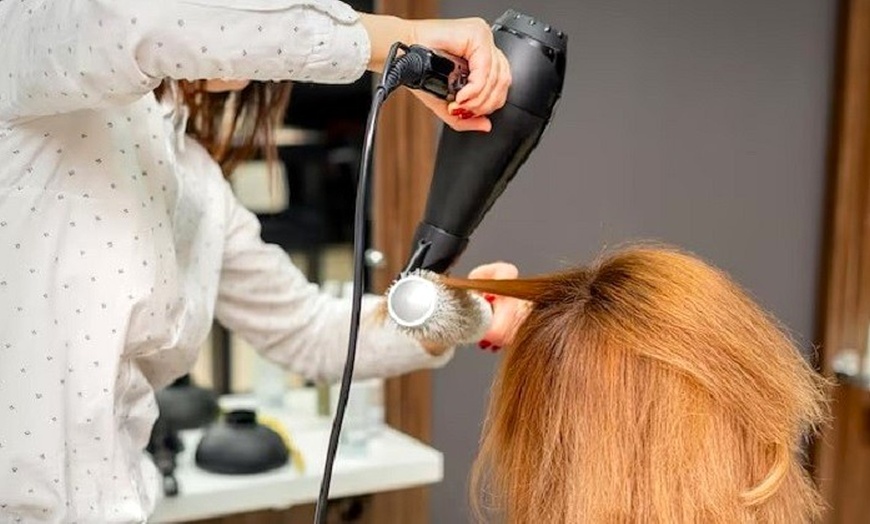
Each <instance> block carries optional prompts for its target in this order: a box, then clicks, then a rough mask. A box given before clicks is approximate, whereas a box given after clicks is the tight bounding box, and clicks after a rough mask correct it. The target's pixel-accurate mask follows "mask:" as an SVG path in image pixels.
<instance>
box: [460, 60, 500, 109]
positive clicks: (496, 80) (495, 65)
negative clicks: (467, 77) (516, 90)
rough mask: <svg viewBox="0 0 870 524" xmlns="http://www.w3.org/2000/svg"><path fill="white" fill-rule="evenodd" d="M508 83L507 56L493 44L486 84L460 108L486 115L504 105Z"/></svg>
mask: <svg viewBox="0 0 870 524" xmlns="http://www.w3.org/2000/svg"><path fill="white" fill-rule="evenodd" d="M509 85H510V73H509V66H508V64H507V58H505V57H504V55H503V54H502V52H501V51H499V50H498V49H497V48H495V46H493V60H492V69H491V71H490V74H489V76H488V77H487V79H486V86H484V88H483V91H481V92H480V94H478V96H476V97H474V98H472V99H469V100H468V101H466V102H465V103H463V104H462V108H463V109H466V110H468V111H471V112H472V113H474V114H476V115H488V114H490V113H492V112H493V111H496V110H498V109H500V108H501V107H502V106H503V105H504V101H505V99H506V98H507V89H508V86H509Z"/></svg>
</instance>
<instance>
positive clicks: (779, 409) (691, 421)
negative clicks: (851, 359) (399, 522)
mask: <svg viewBox="0 0 870 524" xmlns="http://www.w3.org/2000/svg"><path fill="white" fill-rule="evenodd" d="M448 284H449V285H453V286H455V287H460V288H464V289H476V290H480V291H484V292H490V293H495V294H500V295H503V296H513V297H516V298H520V299H524V300H528V301H530V302H531V303H532V304H531V309H530V312H529V314H528V316H527V317H526V320H525V321H524V322H523V324H522V325H521V326H519V328H518V330H517V333H516V336H515V338H514V341H513V343H512V344H511V346H510V347H508V348H506V356H505V358H504V360H503V362H502V364H501V367H500V369H499V371H498V375H497V377H496V380H495V383H494V384H493V390H492V396H491V399H490V405H489V412H488V415H487V420H486V424H485V428H484V434H483V438H482V444H481V449H480V453H479V456H478V459H477V463H476V464H475V469H474V472H473V476H472V491H473V495H472V496H473V497H474V499H475V501H478V500H479V499H480V498H483V499H484V500H486V501H487V504H486V506H491V509H493V510H494V511H497V512H499V513H502V514H503V515H504V517H506V520H507V522H512V523H528V522H547V523H602V522H607V523H640V522H643V523H726V522H727V523H745V522H765V523H800V522H808V521H811V520H813V519H814V518H815V517H816V516H817V515H818V511H819V500H818V496H817V492H816V490H815V488H814V486H813V484H812V481H811V479H810V478H809V476H808V475H807V473H806V472H805V471H804V469H803V468H802V466H801V445H802V436H804V435H805V434H806V432H807V431H809V430H812V429H814V428H815V427H816V426H817V425H818V424H819V423H820V422H821V421H822V420H823V417H824V415H825V404H824V394H823V380H822V379H821V377H820V376H819V375H817V374H816V373H815V372H814V371H813V370H812V368H811V367H810V366H809V365H808V364H807V363H806V362H805V360H804V358H803V357H802V356H801V354H800V353H799V351H798V349H797V348H796V347H795V345H794V344H793V343H792V342H791V341H790V339H789V337H788V336H787V335H786V334H785V333H784V332H783V330H781V329H780V328H779V327H778V326H777V324H776V322H775V321H774V320H773V319H772V318H770V317H769V316H767V315H766V314H765V313H764V311H762V309H761V308H759V306H758V305H756V304H755V303H754V302H753V301H752V300H751V299H750V298H749V297H748V296H747V295H746V294H745V293H744V292H743V291H742V290H741V289H740V288H739V287H738V286H737V285H735V283H734V282H732V281H731V280H730V279H729V278H728V277H727V276H726V275H725V274H723V273H722V272H720V271H718V270H716V269H714V268H712V267H710V266H709V265H707V264H705V263H704V262H701V261H700V260H698V259H697V258H694V257H692V256H689V255H686V254H683V253H680V252H677V251H674V250H670V249H658V248H633V249H626V250H623V251H620V252H618V253H616V254H613V255H611V256H608V257H606V258H604V259H603V260H601V261H600V262H599V263H597V264H595V265H593V266H591V267H584V268H579V269H575V270H570V271H565V272H561V273H557V274H552V275H546V276H543V277H539V278H532V279H522V280H516V281H467V280H459V279H449V280H448Z"/></svg>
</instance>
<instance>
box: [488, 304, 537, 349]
mask: <svg viewBox="0 0 870 524" xmlns="http://www.w3.org/2000/svg"><path fill="white" fill-rule="evenodd" d="M527 310H528V308H527V307H526V303H525V302H523V301H522V300H517V299H515V298H499V299H497V300H495V301H494V302H493V308H492V324H490V327H489V329H488V330H487V332H486V334H485V335H484V340H486V341H488V342H489V343H490V344H491V345H492V347H494V348H500V347H502V346H507V345H510V343H511V342H512V341H513V339H514V336H515V335H516V331H517V328H518V327H519V325H520V324H522V323H523V320H525V315H526V312H527Z"/></svg>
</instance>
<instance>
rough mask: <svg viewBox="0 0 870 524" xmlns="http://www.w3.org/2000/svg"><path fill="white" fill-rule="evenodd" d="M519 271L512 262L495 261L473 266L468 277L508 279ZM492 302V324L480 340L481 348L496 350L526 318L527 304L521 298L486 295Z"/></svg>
mask: <svg viewBox="0 0 870 524" xmlns="http://www.w3.org/2000/svg"><path fill="white" fill-rule="evenodd" d="M518 275H519V271H518V270H517V268H516V266H514V265H513V264H508V263H506V262H495V263H492V264H485V265H482V266H478V267H476V268H474V269H473V270H472V271H471V273H469V274H468V278H479V279H493V280H508V279H513V278H517V276H518ZM486 299H487V300H488V301H489V302H490V303H491V304H492V324H491V325H490V327H489V331H487V332H486V334H485V335H484V336H483V340H481V341H480V347H481V349H489V350H490V351H498V350H499V349H501V348H502V346H506V345H508V344H510V343H511V342H512V341H513V338H514V335H515V334H516V330H517V328H518V327H519V326H520V324H522V323H523V321H524V320H525V318H526V315H527V313H528V304H527V303H526V302H524V301H522V300H518V299H515V298H509V297H501V296H489V295H488V296H487V297H486Z"/></svg>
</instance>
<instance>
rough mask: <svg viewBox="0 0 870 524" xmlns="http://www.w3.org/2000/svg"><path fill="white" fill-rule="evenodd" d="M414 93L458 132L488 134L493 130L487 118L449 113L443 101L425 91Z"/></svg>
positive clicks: (415, 91)
mask: <svg viewBox="0 0 870 524" xmlns="http://www.w3.org/2000/svg"><path fill="white" fill-rule="evenodd" d="M412 93H414V96H416V97H417V98H418V99H419V100H420V101H421V102H423V105H425V106H426V107H428V108H429V109H430V110H431V111H432V112H433V113H435V116H437V117H438V118H440V119H441V120H442V121H443V122H444V123H445V124H447V125H448V126H450V127H451V128H452V129H454V130H456V131H482V132H485V133H486V132H489V131H490V130H491V129H492V122H490V120H489V118H487V117H484V116H481V117H476V118H468V117H465V116H464V115H463V114H462V113H460V112H457V113H456V114H450V113H449V112H448V111H447V104H446V103H444V101H443V100H440V99H439V98H437V97H435V96H432V95H430V94H428V93H425V92H423V91H417V90H414V91H412Z"/></svg>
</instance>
